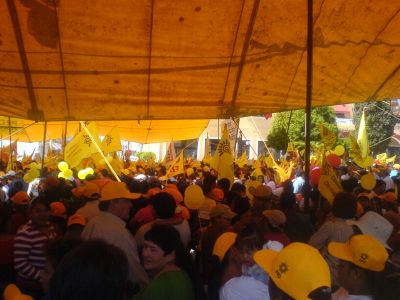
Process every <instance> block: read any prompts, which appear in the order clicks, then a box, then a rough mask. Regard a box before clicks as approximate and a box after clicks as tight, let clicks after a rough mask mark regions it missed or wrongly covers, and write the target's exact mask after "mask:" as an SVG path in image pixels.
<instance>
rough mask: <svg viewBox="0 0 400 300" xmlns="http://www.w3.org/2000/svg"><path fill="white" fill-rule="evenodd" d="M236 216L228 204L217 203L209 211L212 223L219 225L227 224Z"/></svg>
mask: <svg viewBox="0 0 400 300" xmlns="http://www.w3.org/2000/svg"><path fill="white" fill-rule="evenodd" d="M235 216H236V213H234V212H233V211H232V210H231V209H230V207H229V206H228V205H225V204H219V203H218V204H217V205H216V206H214V207H213V208H212V209H211V211H210V218H211V222H212V223H213V224H217V225H221V226H229V224H230V223H231V221H232V218H233V217H235Z"/></svg>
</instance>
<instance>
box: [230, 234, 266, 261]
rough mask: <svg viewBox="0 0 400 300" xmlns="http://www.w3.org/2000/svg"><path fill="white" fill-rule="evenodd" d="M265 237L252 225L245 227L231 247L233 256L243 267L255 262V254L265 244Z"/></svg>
mask: <svg viewBox="0 0 400 300" xmlns="http://www.w3.org/2000/svg"><path fill="white" fill-rule="evenodd" d="M263 242H264V240H263V237H262V236H261V235H260V234H259V231H258V230H256V229H255V228H254V227H252V226H248V227H246V228H245V229H243V230H242V231H241V232H240V233H239V234H238V236H237V238H236V240H235V243H234V244H233V246H232V249H231V258H232V260H233V261H235V262H236V263H239V264H241V266H242V267H248V266H251V265H253V264H254V260H253V255H254V253H255V252H256V251H258V250H260V249H261V248H262V246H263Z"/></svg>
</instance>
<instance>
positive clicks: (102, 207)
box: [99, 201, 111, 211]
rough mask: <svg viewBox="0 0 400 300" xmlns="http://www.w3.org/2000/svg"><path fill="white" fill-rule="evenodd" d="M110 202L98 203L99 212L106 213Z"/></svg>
mask: <svg viewBox="0 0 400 300" xmlns="http://www.w3.org/2000/svg"><path fill="white" fill-rule="evenodd" d="M110 203H111V201H99V210H100V211H108V209H109V208H110Z"/></svg>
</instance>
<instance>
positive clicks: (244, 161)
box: [236, 151, 248, 168]
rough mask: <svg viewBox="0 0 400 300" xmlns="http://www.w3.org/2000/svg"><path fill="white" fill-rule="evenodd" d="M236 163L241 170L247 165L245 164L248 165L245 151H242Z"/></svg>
mask: <svg viewBox="0 0 400 300" xmlns="http://www.w3.org/2000/svg"><path fill="white" fill-rule="evenodd" d="M236 163H237V165H238V166H239V167H240V168H243V167H244V165H247V164H248V160H247V152H246V151H244V152H243V153H242V155H241V156H240V157H239V158H238V159H237V160H236Z"/></svg>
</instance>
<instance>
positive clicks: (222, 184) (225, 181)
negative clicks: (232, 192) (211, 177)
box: [218, 178, 231, 193]
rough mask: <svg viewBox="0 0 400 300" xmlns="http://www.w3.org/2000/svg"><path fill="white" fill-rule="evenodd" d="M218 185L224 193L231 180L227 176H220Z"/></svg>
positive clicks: (227, 189)
mask: <svg viewBox="0 0 400 300" xmlns="http://www.w3.org/2000/svg"><path fill="white" fill-rule="evenodd" d="M218 187H219V188H220V189H222V190H223V191H224V192H225V193H226V192H227V191H229V188H230V187H231V182H230V180H229V179H228V178H221V179H220V180H218Z"/></svg>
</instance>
